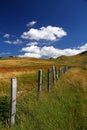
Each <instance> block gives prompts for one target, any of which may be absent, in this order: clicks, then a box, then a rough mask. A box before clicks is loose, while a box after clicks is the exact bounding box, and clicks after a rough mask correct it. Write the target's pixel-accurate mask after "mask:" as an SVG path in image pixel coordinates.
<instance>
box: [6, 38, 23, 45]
mask: <svg viewBox="0 0 87 130" xmlns="http://www.w3.org/2000/svg"><path fill="white" fill-rule="evenodd" d="M4 43H8V44H14V45H16V44H21V43H22V41H21V40H20V39H16V40H15V41H10V40H7V41H4Z"/></svg>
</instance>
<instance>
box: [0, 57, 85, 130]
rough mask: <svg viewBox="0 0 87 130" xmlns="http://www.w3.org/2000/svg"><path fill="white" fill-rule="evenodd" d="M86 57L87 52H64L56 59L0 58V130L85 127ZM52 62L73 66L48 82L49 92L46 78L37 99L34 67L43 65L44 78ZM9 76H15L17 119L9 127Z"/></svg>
mask: <svg viewBox="0 0 87 130" xmlns="http://www.w3.org/2000/svg"><path fill="white" fill-rule="evenodd" d="M70 58H71V60H70ZM72 59H73V60H72ZM76 61H77V62H76ZM86 61H87V55H77V56H75V57H64V56H63V57H60V58H59V59H55V60H54V59H49V60H45V59H32V58H29V59H28V58H21V59H20V58H10V59H9V58H6V59H1V60H0V130H7V129H10V130H87V94H86V93H87V62H86ZM52 65H57V66H58V67H60V66H63V65H71V66H72V67H71V69H69V70H68V71H67V72H66V73H65V74H64V75H61V77H60V78H59V80H58V81H57V83H56V84H55V85H51V92H50V93H48V91H47V82H46V80H45V81H44V83H43V84H44V85H43V86H42V93H41V95H40V98H39V99H38V94H37V86H38V84H37V80H38V79H37V75H38V73H37V70H38V69H40V68H42V69H43V70H44V78H45V77H46V76H47V72H46V71H47V69H48V68H49V67H50V68H51V67H52ZM11 77H17V80H18V88H17V113H16V123H15V125H14V126H13V127H12V128H9V102H10V101H9V99H10V85H11V83H10V78H11ZM3 106H4V108H3ZM5 106H6V107H5ZM7 118H8V122H7Z"/></svg>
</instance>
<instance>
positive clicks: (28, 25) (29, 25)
mask: <svg viewBox="0 0 87 130" xmlns="http://www.w3.org/2000/svg"><path fill="white" fill-rule="evenodd" d="M36 23H37V21H31V22H29V23H28V24H27V25H26V26H27V27H32V26H34V25H35V24H36Z"/></svg>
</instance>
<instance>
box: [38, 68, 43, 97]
mask: <svg viewBox="0 0 87 130" xmlns="http://www.w3.org/2000/svg"><path fill="white" fill-rule="evenodd" d="M41 87H42V70H39V71H38V96H39V95H40V93H41V89H42V88H41Z"/></svg>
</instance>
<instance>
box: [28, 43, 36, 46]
mask: <svg viewBox="0 0 87 130" xmlns="http://www.w3.org/2000/svg"><path fill="white" fill-rule="evenodd" d="M33 45H38V42H30V43H28V44H27V46H33Z"/></svg>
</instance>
